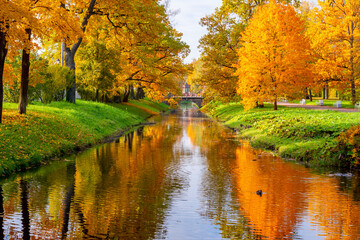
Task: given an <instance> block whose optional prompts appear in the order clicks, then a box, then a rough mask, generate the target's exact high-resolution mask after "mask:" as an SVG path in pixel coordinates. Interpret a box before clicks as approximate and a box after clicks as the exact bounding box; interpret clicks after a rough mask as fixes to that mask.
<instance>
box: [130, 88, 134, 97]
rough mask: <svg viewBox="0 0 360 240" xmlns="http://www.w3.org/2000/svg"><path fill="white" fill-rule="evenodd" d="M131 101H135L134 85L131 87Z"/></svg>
mask: <svg viewBox="0 0 360 240" xmlns="http://www.w3.org/2000/svg"><path fill="white" fill-rule="evenodd" d="M130 99H135V92H134V87H133V85H130Z"/></svg>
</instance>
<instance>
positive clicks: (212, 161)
mask: <svg viewBox="0 0 360 240" xmlns="http://www.w3.org/2000/svg"><path fill="white" fill-rule="evenodd" d="M187 134H188V136H189V138H190V140H191V142H192V143H193V145H195V146H198V147H200V150H201V152H202V154H205V156H206V159H207V160H206V164H207V165H208V166H207V168H206V169H207V171H206V172H204V175H203V178H202V184H201V186H202V189H201V192H202V193H203V199H206V202H204V210H203V215H205V216H206V217H207V218H209V219H212V220H213V221H214V223H215V224H216V225H218V226H219V228H220V230H221V234H222V237H223V238H230V239H255V238H257V236H256V235H255V234H253V233H252V232H251V231H250V228H249V227H248V226H247V224H248V221H247V219H246V218H245V217H244V216H242V215H241V214H240V213H239V211H238V208H237V207H236V206H237V205H236V203H234V201H233V200H232V199H233V195H232V191H233V189H232V182H231V178H232V176H231V169H232V167H233V166H234V164H235V163H234V161H235V150H236V146H237V145H236V143H235V142H234V141H229V135H228V134H229V132H228V131H225V130H224V128H223V127H222V126H220V125H219V124H218V123H216V122H213V121H210V120H209V119H197V120H196V119H194V120H193V121H189V122H188V125H187Z"/></svg>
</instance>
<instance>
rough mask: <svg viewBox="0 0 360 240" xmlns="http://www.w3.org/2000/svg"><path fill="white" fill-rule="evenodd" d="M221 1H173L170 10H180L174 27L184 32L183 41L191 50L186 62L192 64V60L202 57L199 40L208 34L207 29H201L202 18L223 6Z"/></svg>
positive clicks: (174, 20) (174, 19)
mask: <svg viewBox="0 0 360 240" xmlns="http://www.w3.org/2000/svg"><path fill="white" fill-rule="evenodd" d="M221 2H222V1H221V0H171V1H170V9H171V10H172V11H175V10H179V13H178V14H177V15H176V16H174V17H173V18H172V20H173V21H172V22H173V24H174V27H175V28H176V30H178V31H179V32H182V33H183V34H184V35H183V38H182V39H183V41H185V42H186V43H187V44H188V45H189V46H190V49H191V53H190V54H189V56H188V57H187V58H186V60H185V62H186V63H190V62H191V61H192V59H196V58H198V57H199V56H200V53H199V49H198V48H197V46H198V45H199V39H200V38H201V37H202V36H203V35H204V34H205V33H206V28H204V27H201V26H200V24H199V22H200V18H202V17H204V16H206V15H209V14H211V13H213V12H214V10H215V8H216V7H220V6H221Z"/></svg>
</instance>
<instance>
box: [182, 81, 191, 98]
mask: <svg viewBox="0 0 360 240" xmlns="http://www.w3.org/2000/svg"><path fill="white" fill-rule="evenodd" d="M190 89H191V88H190V85H189V84H187V83H185V84H184V85H183V91H182V93H183V96H190V95H191V90H190Z"/></svg>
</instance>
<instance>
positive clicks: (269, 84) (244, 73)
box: [235, 0, 311, 110]
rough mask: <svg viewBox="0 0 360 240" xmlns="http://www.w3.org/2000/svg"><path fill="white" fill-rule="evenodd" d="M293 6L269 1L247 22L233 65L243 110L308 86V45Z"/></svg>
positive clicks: (301, 24)
mask: <svg viewBox="0 0 360 240" xmlns="http://www.w3.org/2000/svg"><path fill="white" fill-rule="evenodd" d="M304 31H305V27H304V23H303V21H302V20H301V19H300V18H299V16H298V15H297V13H296V12H295V10H294V8H293V7H292V6H289V5H286V4H284V3H276V1H274V0H273V1H270V3H269V4H267V5H265V6H263V7H261V8H260V9H259V10H258V11H257V12H256V14H255V15H254V16H253V18H252V19H251V21H250V24H249V26H248V27H247V28H246V30H245V32H244V34H243V37H242V42H243V45H242V46H243V47H242V48H240V49H239V50H238V54H239V61H238V63H237V64H235V66H236V68H237V71H236V73H235V75H236V76H238V78H239V81H238V87H237V91H238V93H239V94H241V97H242V99H243V101H242V102H243V105H244V108H245V109H246V110H248V109H251V108H254V107H255V106H256V104H257V103H262V102H264V101H273V102H274V110H276V109H277V100H278V98H279V97H281V96H283V95H285V96H286V95H290V94H294V93H296V92H298V91H299V90H302V89H305V87H308V86H309V85H310V80H309V79H310V78H311V71H310V69H309V62H310V60H311V58H310V43H309V40H308V39H307V38H306V37H305V35H304Z"/></svg>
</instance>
